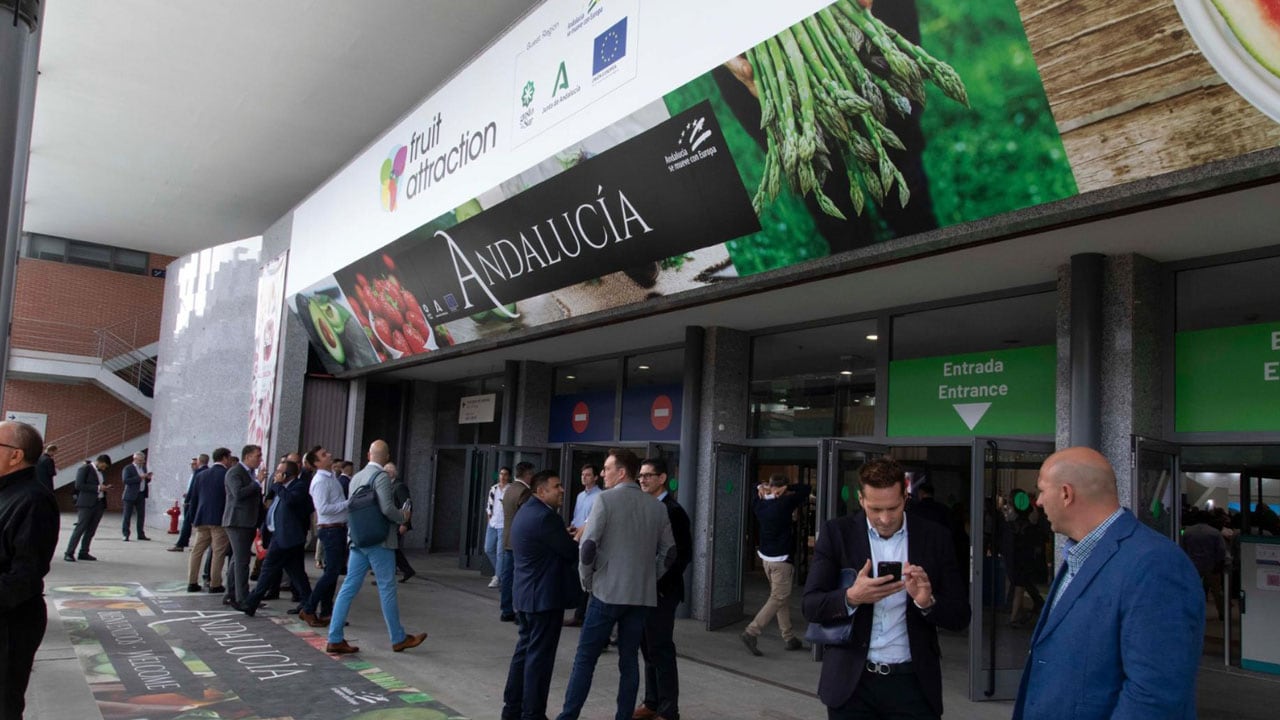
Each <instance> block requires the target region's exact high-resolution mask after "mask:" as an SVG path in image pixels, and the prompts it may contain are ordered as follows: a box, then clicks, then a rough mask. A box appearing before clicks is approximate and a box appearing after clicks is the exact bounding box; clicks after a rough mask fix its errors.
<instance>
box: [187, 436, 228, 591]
mask: <svg viewBox="0 0 1280 720" xmlns="http://www.w3.org/2000/svg"><path fill="white" fill-rule="evenodd" d="M231 464H232V463H231V451H230V450H228V449H227V448H218V449H217V450H214V451H213V466H212V467H208V468H205V469H203V470H201V471H200V472H198V473H196V477H195V479H194V480H193V481H192V484H191V485H192V487H191V491H190V492H189V493H188V495H189V496H190V499H191V509H190V511H189V514H190V516H191V522H192V523H194V524H195V534H196V544H195V547H194V548H192V552H191V558H190V560H189V561H188V563H187V592H200V565H201V564H203V563H204V554H205V551H206V550H209V548H210V547H212V548H213V554H212V556H211V560H210V562H209V565H208V567H209V569H208V570H207V572H208V573H209V578H210V580H209V586H210V587H211V588H221V587H222V564H223V562H224V561H225V560H226V558H227V549H228V547H229V541H228V540H227V531H226V528H224V527H222V515H223V512H224V511H225V510H226V508H227V492H226V476H227V468H228V467H230V466H231ZM219 592H221V591H219Z"/></svg>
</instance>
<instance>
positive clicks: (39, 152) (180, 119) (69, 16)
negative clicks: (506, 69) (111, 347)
mask: <svg viewBox="0 0 1280 720" xmlns="http://www.w3.org/2000/svg"><path fill="white" fill-rule="evenodd" d="M537 4H538V2H537V0H483V1H482V2H461V1H459V0H377V2H340V1H339V0H271V1H270V2H261V1H257V2H254V1H251V0H219V1H218V2H196V1H195V0H112V2H102V1H101V0H55V1H54V2H49V3H48V5H47V8H48V10H47V14H46V17H45V19H44V29H43V40H42V45H41V54H40V64H39V68H40V78H39V83H38V87H37V98H36V111H35V124H34V128H33V132H32V146H31V164H30V173H29V180H28V184H27V204H26V216H25V220H24V230H26V231H27V232H35V233H43V234H48V235H59V236H63V237H69V238H75V239H78V240H87V241H90V242H97V243H104V244H108V245H115V246H119V247H126V248H133V249H138V250H146V251H150V252H160V253H164V254H168V255H182V254H185V253H188V252H191V251H193V250H198V249H202V248H206V247H210V246H213V245H217V244H219V243H223V242H227V241H229V240H236V239H240V238H243V237H249V236H253V235H257V234H260V233H262V232H263V231H264V230H265V229H266V228H267V227H269V226H270V224H271V223H273V222H274V221H276V220H277V219H279V218H280V217H281V216H283V215H284V214H285V213H286V212H288V211H289V210H290V209H291V208H292V207H293V206H294V205H296V204H297V203H298V202H300V201H301V200H302V199H303V198H304V197H305V196H306V195H307V194H308V193H310V192H311V191H312V190H313V189H315V188H316V187H318V186H319V185H320V184H321V183H322V182H323V181H324V180H325V179H326V178H328V177H329V176H330V175H332V174H333V173H335V172H336V171H337V170H338V169H339V168H340V167H341V166H342V164H343V163H345V162H347V161H348V160H350V159H351V158H352V157H353V156H355V154H356V153H357V152H359V151H360V150H362V149H363V148H364V147H366V146H367V145H368V144H369V143H370V142H372V141H373V140H374V138H375V137H376V135H377V134H378V133H380V132H382V131H383V130H384V129H385V128H387V127H390V126H391V125H392V124H393V123H394V122H395V121H396V120H398V119H399V118H400V117H401V116H402V115H404V114H405V113H407V112H408V111H409V110H410V109H411V108H412V107H414V106H415V105H417V104H418V103H419V102H421V101H422V100H423V99H424V98H426V97H427V96H429V95H430V94H431V93H432V91H433V90H435V89H436V88H437V87H439V86H440V85H441V84H442V83H443V82H444V81H445V80H446V79H448V78H449V77H450V76H451V75H452V74H453V73H454V71H455V70H457V69H458V68H459V67H460V66H462V65H464V64H466V63H467V61H469V60H470V59H471V58H472V57H474V56H475V55H476V54H477V53H478V52H480V51H481V50H482V49H484V48H485V47H486V46H487V45H488V44H489V42H490V41H491V40H492V39H493V38H495V37H496V36H498V35H499V34H501V33H502V31H503V30H505V29H506V28H507V27H508V26H509V25H510V24H511V23H512V22H514V21H515V20H517V19H519V18H520V17H521V16H522V15H523V14H524V13H525V12H526V11H528V10H529V9H530V8H531V7H533V6H534V5H537Z"/></svg>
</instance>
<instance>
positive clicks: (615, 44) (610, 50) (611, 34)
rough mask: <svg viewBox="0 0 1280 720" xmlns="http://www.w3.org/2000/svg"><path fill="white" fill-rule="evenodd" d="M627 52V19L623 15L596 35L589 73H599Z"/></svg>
mask: <svg viewBox="0 0 1280 720" xmlns="http://www.w3.org/2000/svg"><path fill="white" fill-rule="evenodd" d="M626 54H627V19H626V18H625V17H624V18H622V19H621V20H619V21H618V22H617V23H615V24H614V26H613V27H611V28H609V29H608V30H605V31H604V32H602V33H600V34H599V35H597V36H596V42H595V52H594V53H592V59H591V74H592V75H599V74H600V73H601V71H603V70H604V69H605V68H607V67H609V66H610V65H612V64H614V63H616V62H618V61H619V60H621V59H622V58H623V57H624V56H625V55H626Z"/></svg>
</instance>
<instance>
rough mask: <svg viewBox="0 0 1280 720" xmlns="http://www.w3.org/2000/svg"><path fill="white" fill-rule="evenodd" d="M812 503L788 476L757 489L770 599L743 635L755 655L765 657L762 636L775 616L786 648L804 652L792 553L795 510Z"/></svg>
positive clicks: (755, 500)
mask: <svg viewBox="0 0 1280 720" xmlns="http://www.w3.org/2000/svg"><path fill="white" fill-rule="evenodd" d="M808 504H809V486H808V485H789V484H788V483H787V476H786V475H773V476H771V477H770V478H769V482H767V483H761V484H760V485H758V486H756V495H755V497H753V498H752V499H751V509H752V511H753V512H755V515H756V520H757V521H758V522H759V525H760V548H759V549H758V550H757V551H756V554H757V555H759V556H760V562H761V563H763V564H764V575H765V577H766V578H768V579H769V599H768V600H766V601H765V603H764V605H763V606H762V607H761V608H760V611H759V612H758V613H756V617H755V619H754V620H752V621H751V624H749V625H747V629H746V630H745V631H744V632H743V633H742V643H743V644H744V645H746V646H747V650H749V651H750V652H751V654H752V655H757V656H758V655H762V654H763V653H761V652H760V647H759V637H760V633H762V632H764V629H765V626H767V625H768V624H769V621H771V620H773V619H774V618H775V617H776V618H777V619H778V630H779V631H780V632H781V633H782V642H783V647H785V648H786V649H787V650H801V649H803V648H804V645H803V644H802V643H801V642H800V638H798V637H796V636H795V634H794V632H793V631H792V629H791V582H792V578H794V577H795V571H796V568H795V565H794V564H793V563H792V561H791V553H792V550H793V548H794V547H795V532H794V528H795V519H794V518H793V517H792V516H793V515H794V514H795V511H796V510H798V509H800V508H802V507H807V506H808Z"/></svg>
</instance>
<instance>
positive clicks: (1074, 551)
mask: <svg viewBox="0 0 1280 720" xmlns="http://www.w3.org/2000/svg"><path fill="white" fill-rule="evenodd" d="M1122 513H1124V508H1118V509H1117V510H1116V511H1115V512H1113V513H1111V516H1110V517H1108V518H1107V519H1106V520H1103V521H1102V524H1101V525H1099V526H1098V527H1096V528H1094V529H1093V530H1091V531H1090V532H1089V534H1088V535H1085V536H1084V537H1082V538H1080V542H1075V541H1074V540H1071V539H1070V538H1068V539H1067V542H1066V544H1065V545H1063V549H1064V550H1065V552H1066V554H1067V562H1066V565H1067V572H1066V574H1065V575H1064V576H1063V577H1062V582H1061V583H1058V591H1057V592H1056V593H1054V595H1053V601H1052V603H1051V604H1050V605H1049V608H1050V609H1053V608H1054V607H1055V606H1057V604H1058V599H1059V598H1061V597H1062V594H1063V593H1064V592H1066V590H1067V586H1068V585H1070V584H1071V579H1072V578H1074V577H1075V576H1076V573H1078V572H1080V568H1082V567H1084V563H1085V561H1086V560H1088V559H1089V556H1090V555H1092V554H1093V550H1094V548H1096V547H1098V543H1099V542H1101V540H1102V536H1103V535H1106V534H1107V530H1109V529H1111V526H1112V525H1114V524H1115V522H1116V520H1119V519H1120V515H1121V514H1122Z"/></svg>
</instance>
